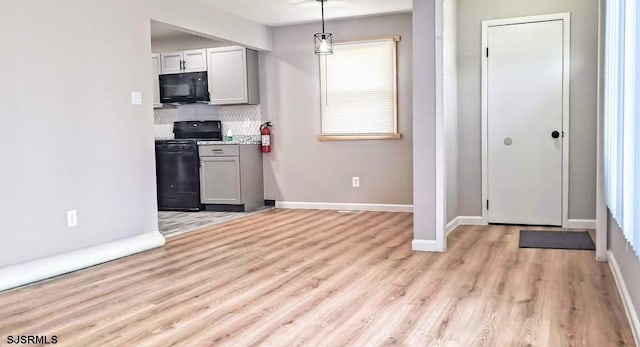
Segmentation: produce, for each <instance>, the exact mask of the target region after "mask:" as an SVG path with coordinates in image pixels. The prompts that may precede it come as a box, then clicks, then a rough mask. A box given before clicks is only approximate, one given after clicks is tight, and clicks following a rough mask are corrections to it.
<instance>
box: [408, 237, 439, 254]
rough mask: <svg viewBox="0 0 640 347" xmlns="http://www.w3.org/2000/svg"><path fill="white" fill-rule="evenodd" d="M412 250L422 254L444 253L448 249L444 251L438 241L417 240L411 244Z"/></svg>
mask: <svg viewBox="0 0 640 347" xmlns="http://www.w3.org/2000/svg"><path fill="white" fill-rule="evenodd" d="M411 249H412V250H414V251H420V252H444V251H446V249H442V247H440V246H439V245H438V244H437V242H436V240H416V239H414V240H413V241H412V242H411Z"/></svg>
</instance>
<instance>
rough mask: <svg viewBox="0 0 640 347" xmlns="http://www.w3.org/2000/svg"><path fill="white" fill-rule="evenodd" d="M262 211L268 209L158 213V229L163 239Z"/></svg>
mask: <svg viewBox="0 0 640 347" xmlns="http://www.w3.org/2000/svg"><path fill="white" fill-rule="evenodd" d="M264 209H268V207H264V208H263V209H261V210H260V211H253V212H209V211H199V212H181V211H158V229H159V230H160V233H161V234H162V235H164V236H165V237H174V236H177V235H180V234H184V233H187V232H191V231H194V230H200V229H203V228H206V227H210V226H212V225H216V224H220V223H225V222H229V221H232V220H236V219H240V218H244V217H246V216H248V215H250V214H252V213H260V212H263V210H264Z"/></svg>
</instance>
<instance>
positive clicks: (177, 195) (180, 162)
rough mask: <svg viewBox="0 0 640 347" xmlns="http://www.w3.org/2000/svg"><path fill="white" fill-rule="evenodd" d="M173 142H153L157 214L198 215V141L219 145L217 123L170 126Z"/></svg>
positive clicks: (218, 125)
mask: <svg viewBox="0 0 640 347" xmlns="http://www.w3.org/2000/svg"><path fill="white" fill-rule="evenodd" d="M173 133H174V136H175V139H174V140H157V141H156V179H157V180H156V182H157V188H158V209H159V210H160V211H199V210H200V209H201V205H200V173H199V168H200V159H199V157H198V141H199V140H208V141H221V140H222V123H221V122H220V121H187V122H175V123H173Z"/></svg>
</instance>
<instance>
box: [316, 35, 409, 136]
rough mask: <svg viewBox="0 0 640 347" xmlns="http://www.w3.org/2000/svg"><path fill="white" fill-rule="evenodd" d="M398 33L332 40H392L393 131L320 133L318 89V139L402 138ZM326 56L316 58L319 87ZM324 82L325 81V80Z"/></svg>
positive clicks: (321, 113)
mask: <svg viewBox="0 0 640 347" xmlns="http://www.w3.org/2000/svg"><path fill="white" fill-rule="evenodd" d="M400 40H401V37H400V35H392V36H381V37H371V38H365V39H360V40H349V41H338V42H334V45H349V44H358V43H366V42H379V41H393V46H392V57H393V115H392V117H393V133H352V134H346V133H345V134H324V133H322V122H323V119H324V114H323V108H322V90H321V91H320V135H318V140H320V141H359V140H399V139H402V134H401V133H400V132H399V131H398V42H400ZM323 58H326V57H323V56H320V57H319V59H318V67H319V69H318V70H319V71H318V74H319V81H320V89H322V87H323V81H322V78H323V77H322V59H323ZM325 83H326V82H325Z"/></svg>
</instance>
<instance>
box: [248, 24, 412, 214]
mask: <svg viewBox="0 0 640 347" xmlns="http://www.w3.org/2000/svg"><path fill="white" fill-rule="evenodd" d="M319 29H320V27H319V23H316V24H303V25H293V26H284V27H276V28H273V36H272V42H273V46H272V47H273V50H272V52H261V53H260V92H261V107H262V109H261V113H262V118H263V119H264V120H269V121H272V122H273V137H272V141H273V143H272V145H273V152H272V153H270V154H267V155H265V156H264V176H265V198H266V199H274V200H278V201H303V202H337V203H380V204H412V184H411V180H412V172H411V170H412V159H411V154H412V145H413V142H412V138H413V131H412V123H411V116H412V104H411V102H412V92H411V91H412V80H411V48H412V40H411V37H412V35H411V14H397V15H387V16H378V17H367V18H360V19H352V20H341V21H331V22H328V23H327V31H329V32H331V33H333V34H334V38H335V40H339V41H349V40H357V39H363V38H371V37H380V36H390V35H400V36H401V37H402V40H401V41H400V42H398V124H399V131H400V132H401V133H402V136H403V138H402V139H401V140H384V141H380V140H378V141H319V140H318V135H319V134H320V82H319V81H320V80H319V61H318V56H316V55H314V53H313V34H314V33H316V32H318V30H319ZM352 176H359V177H360V188H358V189H354V188H352V187H351V177H352Z"/></svg>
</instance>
